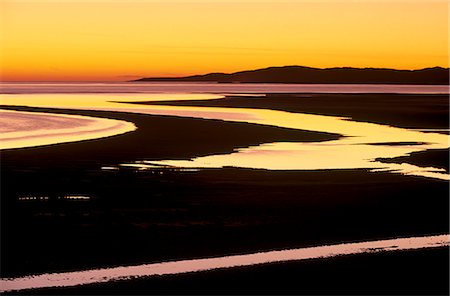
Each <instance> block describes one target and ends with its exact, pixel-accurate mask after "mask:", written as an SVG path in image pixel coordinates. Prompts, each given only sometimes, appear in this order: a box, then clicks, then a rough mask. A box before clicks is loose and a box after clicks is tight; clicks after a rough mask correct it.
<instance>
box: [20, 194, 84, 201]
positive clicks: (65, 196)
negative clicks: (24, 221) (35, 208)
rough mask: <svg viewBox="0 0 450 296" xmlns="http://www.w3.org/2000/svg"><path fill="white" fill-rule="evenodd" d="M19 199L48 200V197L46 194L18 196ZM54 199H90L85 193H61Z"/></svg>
mask: <svg viewBox="0 0 450 296" xmlns="http://www.w3.org/2000/svg"><path fill="white" fill-rule="evenodd" d="M18 199H19V201H48V200H50V197H48V196H20V197H19V198H18ZM56 199H59V200H90V199H91V197H90V196H86V195H63V196H58V197H56Z"/></svg>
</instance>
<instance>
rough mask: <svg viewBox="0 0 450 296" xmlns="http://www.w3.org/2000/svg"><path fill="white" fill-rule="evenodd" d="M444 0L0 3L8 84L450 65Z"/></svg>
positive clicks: (1, 61) (0, 47) (0, 48)
mask: <svg viewBox="0 0 450 296" xmlns="http://www.w3.org/2000/svg"><path fill="white" fill-rule="evenodd" d="M448 57H449V56H448V4H447V1H433V0H428V1H426V0H424V1H417V0H416V1H406V0H405V1H403V0H392V1H383V0H381V1H375V0H367V1H364V0H363V1H356V0H354V1H347V2H345V1H338V0H328V1H312V0H303V1H294V0H292V1H288V0H284V1H276V0H273V1H253V0H242V1H228V2H226V1H222V2H221V1H212V0H211V1H206V0H203V1H196V3H189V1H181V0H179V1H171V0H169V1H151V0H148V1H145V0H135V1H125V0H109V1H106V0H97V1H95V2H94V1H87V0H79V1H70V0H65V1H64V0H59V1H57V0H41V1H39V0H36V1H32V0H2V1H0V65H1V76H2V77H1V79H2V80H5V81H17V80H19V81H20V80H23V81H37V80H41V81H55V80H97V81H105V80H129V79H131V78H134V77H141V76H178V75H189V74H200V73H207V72H233V71H239V70H246V69H256V68H262V67H267V66H282V65H304V66H312V67H335V66H353V67H389V68H398V69H417V68H424V67H431V66H442V67H448V65H449V62H448Z"/></svg>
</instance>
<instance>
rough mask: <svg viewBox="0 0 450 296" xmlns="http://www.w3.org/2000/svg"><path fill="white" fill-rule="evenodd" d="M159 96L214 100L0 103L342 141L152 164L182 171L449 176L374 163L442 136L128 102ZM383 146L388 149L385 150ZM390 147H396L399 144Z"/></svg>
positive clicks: (100, 97)
mask: <svg viewBox="0 0 450 296" xmlns="http://www.w3.org/2000/svg"><path fill="white" fill-rule="evenodd" d="M161 96H163V97H164V98H165V100H168V99H173V100H178V99H180V98H181V99H187V98H191V99H193V100H199V99H213V98H217V97H218V95H217V94H188V95H186V94H114V95H113V94H107V95H105V94H48V95H43V94H30V95H1V96H0V99H1V102H2V104H5V105H26V106H36V107H58V108H72V109H89V110H109V111H124V112H134V113H143V114H156V115H175V116H184V117H195V118H205V119H220V120H227V121H235V122H248V123H256V124H264V125H272V126H277V127H284V128H292V129H301V130H310V131H317V132H327V133H335V134H341V135H343V136H344V137H343V138H341V139H339V140H333V141H326V142H316V143H314V142H313V143H310V142H309V143H284V142H281V143H269V144H263V145H259V146H255V147H248V148H243V149H238V150H236V151H235V152H233V153H231V154H227V155H211V156H205V157H198V158H194V159H192V160H187V161H186V160H170V159H168V160H163V161H159V162H153V164H159V165H169V166H175V167H184V168H205V167H207V168H220V167H224V166H234V167H245V168H261V169H276V170H315V169H347V168H366V169H374V170H385V171H394V172H399V173H403V174H410V175H418V176H425V177H432V178H439V179H445V180H448V179H450V175H449V174H445V172H444V171H443V170H441V169H436V168H422V167H417V166H413V165H408V164H395V163H380V162H377V161H375V159H376V158H392V157H398V156H405V155H408V154H410V153H412V152H418V151H423V150H426V149H444V148H448V147H449V146H450V142H449V139H450V137H449V136H448V135H445V134H439V133H433V132H422V131H419V130H408V129H404V128H396V127H390V126H387V125H381V124H375V123H366V122H355V121H351V120H348V119H346V118H339V117H333V116H322V115H313V114H301V113H290V112H284V111H275V110H264V109H250V108H218V107H186V106H151V105H142V104H130V103H131V102H144V101H158V100H161ZM256 100H257V99H256ZM113 101H114V102H113ZM117 102H121V103H117ZM181 128H182V127H181ZM386 143H390V144H393V145H386ZM395 143H401V145H396V144H395ZM374 144H381V145H374ZM139 161H142V160H139ZM128 165H135V166H136V167H142V163H139V162H137V163H135V164H128Z"/></svg>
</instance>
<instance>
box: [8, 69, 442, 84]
mask: <svg viewBox="0 0 450 296" xmlns="http://www.w3.org/2000/svg"><path fill="white" fill-rule="evenodd" d="M286 67H304V68H311V69H319V70H328V69H362V70H364V69H380V70H395V71H420V70H425V69H433V68H441V69H444V70H450V67H443V66H437V65H435V66H428V67H423V68H417V69H399V68H387V67H370V66H367V67H353V66H333V67H312V66H303V65H284V66H266V67H261V68H255V69H247V70H239V71H233V72H219V71H210V72H207V73H197V74H195V73H193V74H185V75H182V74H180V75H177V76H172V75H170V76H147V75H145V74H143V76H141V75H126V76H130V77H131V76H133V77H136V78H137V79H141V78H181V77H190V76H197V75H200V76H201V75H207V74H213V73H214V74H233V73H239V72H245V71H256V70H262V69H270V68H286ZM121 76H123V75H121ZM116 77H117V76H116ZM112 79H113V78H110V80H3V79H1V78H0V84H1V83H114V82H116V83H120V82H130V81H133V80H112ZM199 82H201V81H199Z"/></svg>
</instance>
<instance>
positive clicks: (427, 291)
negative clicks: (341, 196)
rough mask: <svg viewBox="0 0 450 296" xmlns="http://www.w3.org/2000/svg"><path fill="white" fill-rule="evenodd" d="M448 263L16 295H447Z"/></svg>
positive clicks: (168, 279)
mask: <svg viewBox="0 0 450 296" xmlns="http://www.w3.org/2000/svg"><path fill="white" fill-rule="evenodd" d="M448 260H449V251H448V249H447V248H439V249H434V250H430V249H428V250H412V251H402V252H392V253H372V254H364V255H352V256H345V257H336V258H329V259H317V260H306V261H297V262H284V263H274V264H264V265H258V266H250V267H238V268H233V269H223V270H214V271H206V272H198V273H189V274H180V275H168V276H159V277H149V278H142V279H134V280H128V281H117V282H109V283H104V284H94V285H86V286H77V287H70V288H52V289H42V290H34V291H33V290H29V291H26V292H22V293H17V294H18V295H21V294H22V295H30V294H33V295H81V294H84V295H85V294H88V295H124V294H127V295H128V294H146V295H155V294H156V295H164V294H165V295H167V294H169V295H181V294H189V295H208V294H209V295H212V294H217V291H220V294H222V295H223V294H225V295H249V294H250V295H268V294H276V295H367V294H370V295H448V293H449V287H448V278H449V270H448ZM423 269H425V270H427V272H423ZM280 275H282V276H281V277H280ZM274 279H276V280H274ZM317 279H320V282H318V280H317Z"/></svg>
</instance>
